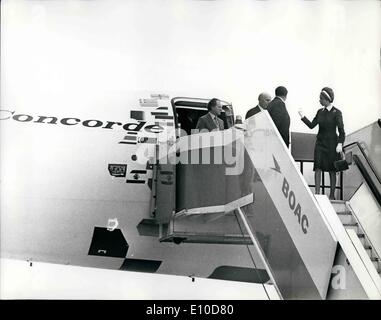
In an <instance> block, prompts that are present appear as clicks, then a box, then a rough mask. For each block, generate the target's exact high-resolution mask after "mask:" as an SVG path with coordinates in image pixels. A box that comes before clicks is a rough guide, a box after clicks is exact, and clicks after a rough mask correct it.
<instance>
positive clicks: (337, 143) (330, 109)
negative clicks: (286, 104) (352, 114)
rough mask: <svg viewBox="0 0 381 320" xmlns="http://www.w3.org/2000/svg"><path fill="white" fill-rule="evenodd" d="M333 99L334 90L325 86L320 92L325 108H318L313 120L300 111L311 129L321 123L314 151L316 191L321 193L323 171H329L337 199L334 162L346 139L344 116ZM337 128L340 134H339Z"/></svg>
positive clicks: (331, 187) (331, 192)
mask: <svg viewBox="0 0 381 320" xmlns="http://www.w3.org/2000/svg"><path fill="white" fill-rule="evenodd" d="M333 99H334V93H333V90H332V89H331V88H328V87H325V88H323V89H322V91H321V93H320V104H321V105H322V106H323V108H321V109H319V110H318V112H317V113H316V116H315V118H314V119H313V120H312V122H311V121H310V120H308V119H307V118H306V117H305V116H304V115H303V112H302V111H301V110H300V111H299V115H300V117H301V119H302V121H303V122H304V123H305V124H306V125H307V126H308V127H309V128H310V129H313V128H315V127H316V126H317V125H319V132H318V134H317V136H316V143H315V152H314V171H315V193H316V194H319V193H320V181H321V172H322V171H323V172H324V171H328V172H329V178H330V194H329V198H330V199H335V187H336V169H335V167H334V162H335V161H337V160H340V159H341V157H340V155H341V153H342V152H343V143H344V139H345V132H344V124H343V116H342V113H341V111H340V110H339V109H337V108H335V107H334V106H333V105H332V102H333ZM336 129H337V131H338V133H339V135H337V133H336Z"/></svg>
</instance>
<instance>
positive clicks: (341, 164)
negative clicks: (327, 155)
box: [333, 152, 349, 171]
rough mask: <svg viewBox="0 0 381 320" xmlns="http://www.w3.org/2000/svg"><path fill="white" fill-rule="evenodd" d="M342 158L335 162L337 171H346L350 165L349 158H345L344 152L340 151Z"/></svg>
mask: <svg viewBox="0 0 381 320" xmlns="http://www.w3.org/2000/svg"><path fill="white" fill-rule="evenodd" d="M340 155H341V160H337V161H335V162H334V163H333V165H334V167H335V169H336V171H345V170H348V168H349V165H348V162H347V160H346V159H345V155H344V152H340Z"/></svg>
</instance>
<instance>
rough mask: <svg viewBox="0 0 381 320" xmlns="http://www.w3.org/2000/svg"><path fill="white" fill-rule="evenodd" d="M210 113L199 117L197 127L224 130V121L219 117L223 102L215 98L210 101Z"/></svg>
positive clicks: (199, 128)
mask: <svg viewBox="0 0 381 320" xmlns="http://www.w3.org/2000/svg"><path fill="white" fill-rule="evenodd" d="M208 111H209V112H208V113H207V114H206V115H204V116H202V117H200V119H198V122H197V126H196V129H198V130H200V131H201V130H204V131H205V130H208V131H216V130H224V122H223V121H222V120H221V119H220V118H219V117H218V116H219V115H220V114H221V112H222V103H221V101H220V100H218V99H216V98H213V99H212V100H210V101H209V102H208Z"/></svg>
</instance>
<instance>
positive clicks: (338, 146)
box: [336, 143, 343, 153]
mask: <svg viewBox="0 0 381 320" xmlns="http://www.w3.org/2000/svg"><path fill="white" fill-rule="evenodd" d="M336 152H337V153H342V152H343V144H342V143H338V144H337V147H336Z"/></svg>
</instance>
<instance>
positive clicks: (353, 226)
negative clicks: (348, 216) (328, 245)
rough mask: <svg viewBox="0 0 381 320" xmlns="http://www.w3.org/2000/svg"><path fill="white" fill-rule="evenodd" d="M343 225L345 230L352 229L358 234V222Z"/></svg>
mask: <svg viewBox="0 0 381 320" xmlns="http://www.w3.org/2000/svg"><path fill="white" fill-rule="evenodd" d="M343 225H344V227H345V229H352V230H354V231H356V233H358V227H359V224H358V223H357V222H352V223H344V224H343Z"/></svg>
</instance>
